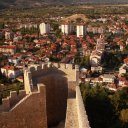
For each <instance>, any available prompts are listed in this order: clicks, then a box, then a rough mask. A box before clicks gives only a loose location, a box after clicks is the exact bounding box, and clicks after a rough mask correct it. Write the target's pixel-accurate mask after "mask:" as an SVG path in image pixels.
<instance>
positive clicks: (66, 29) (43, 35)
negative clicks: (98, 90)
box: [0, 17, 128, 90]
mask: <svg viewBox="0 0 128 128" xmlns="http://www.w3.org/2000/svg"><path fill="white" fill-rule="evenodd" d="M113 19H114V17H113V18H112V17H110V18H100V19H91V20H90V22H93V23H97V22H102V23H103V24H106V23H109V22H110V21H112V23H113V24H112V25H111V27H109V25H108V26H107V29H106V28H105V27H102V26H101V27H96V26H92V25H89V24H77V25H76V26H75V27H74V26H73V25H72V24H71V23H66V24H61V26H60V29H61V32H62V33H63V36H62V37H61V38H57V37H56V36H55V34H53V33H50V31H51V26H50V24H49V23H41V24H40V25H39V29H40V35H39V34H38V33H34V34H26V35H23V34H21V32H20V30H19V31H18V32H12V30H11V29H9V28H6V29H3V30H0V39H2V44H1V45H0V54H2V56H6V61H5V62H4V63H2V62H0V67H1V73H2V74H3V75H4V76H6V77H7V78H9V79H17V80H19V81H22V82H23V68H24V66H25V65H27V64H31V63H32V64H33V63H40V62H44V61H49V60H50V61H55V62H61V63H73V64H74V63H75V62H74V59H75V57H76V55H78V53H79V57H80V58H82V57H84V56H89V58H90V65H91V68H90V69H86V68H82V69H81V70H80V79H81V81H82V82H86V81H87V82H90V83H93V85H95V83H107V85H108V87H109V88H110V89H111V90H116V89H117V88H119V87H124V86H127V85H128V80H127V79H126V78H127V77H126V76H124V75H125V74H127V72H128V58H125V59H124V63H123V64H122V66H121V67H120V68H119V72H118V75H117V74H109V73H108V74H102V71H103V67H102V65H101V60H102V58H103V53H104V51H105V50H106V46H107V45H109V46H110V47H111V46H112V45H115V44H116V45H117V46H119V51H123V50H124V49H125V47H126V46H127V45H128V39H127V40H125V42H124V40H122V39H121V38H120V36H116V37H115V38H114V39H113V41H112V42H111V43H110V42H109V43H108V42H107V41H106V39H105V34H106V33H107V34H108V32H109V33H113V29H112V27H113V28H114V31H115V30H116V29H117V27H119V26H120V25H121V27H120V30H121V31H122V30H123V34H124V35H125V34H128V33H127V27H128V26H127V25H124V22H121V21H124V19H123V18H122V19H121V21H120V22H118V23H115V24H114V20H113ZM28 24H29V25H30V24H31V23H28ZM33 25H34V26H33ZM115 26H116V27H115ZM123 26H124V28H123ZM22 27H23V28H27V26H25V24H20V28H22ZM30 27H37V26H36V24H34V23H32V24H31V25H30V26H29V27H28V28H30ZM73 31H75V32H76V34H74V35H72V34H71V33H72V32H73ZM121 31H120V32H121ZM90 33H91V35H90ZM116 33H117V32H116ZM92 34H93V35H92ZM113 34H114V33H113ZM118 34H119V33H118ZM120 35H122V33H120ZM110 47H109V48H110ZM93 72H99V73H101V75H100V76H98V77H92V73H93Z"/></svg>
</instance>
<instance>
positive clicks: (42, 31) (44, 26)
mask: <svg viewBox="0 0 128 128" xmlns="http://www.w3.org/2000/svg"><path fill="white" fill-rule="evenodd" d="M39 29H40V34H41V35H44V34H47V33H49V32H50V24H49V23H41V24H40V25H39Z"/></svg>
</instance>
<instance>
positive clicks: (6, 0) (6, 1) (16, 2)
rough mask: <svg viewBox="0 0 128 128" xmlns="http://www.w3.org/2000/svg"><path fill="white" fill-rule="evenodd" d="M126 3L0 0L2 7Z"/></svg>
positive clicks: (125, 0) (118, 0)
mask: <svg viewBox="0 0 128 128" xmlns="http://www.w3.org/2000/svg"><path fill="white" fill-rule="evenodd" d="M81 3H82V4H84V3H92V4H104V3H108V4H118V3H120V4H125V3H128V0H0V8H5V7H10V6H11V7H13V6H14V7H34V6H42V5H44V4H81Z"/></svg>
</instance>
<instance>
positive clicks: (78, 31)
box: [76, 24, 86, 37]
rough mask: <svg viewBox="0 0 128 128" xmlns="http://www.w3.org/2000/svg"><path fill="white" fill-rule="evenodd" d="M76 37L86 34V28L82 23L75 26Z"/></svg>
mask: <svg viewBox="0 0 128 128" xmlns="http://www.w3.org/2000/svg"><path fill="white" fill-rule="evenodd" d="M76 34H77V37H84V36H85V34H86V28H85V25H84V24H80V25H77V27H76Z"/></svg>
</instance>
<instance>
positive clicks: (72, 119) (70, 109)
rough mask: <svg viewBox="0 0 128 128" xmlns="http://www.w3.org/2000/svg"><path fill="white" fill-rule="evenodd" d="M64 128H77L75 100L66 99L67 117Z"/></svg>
mask: <svg viewBox="0 0 128 128" xmlns="http://www.w3.org/2000/svg"><path fill="white" fill-rule="evenodd" d="M65 128H79V123H78V115H77V106H76V99H75V98H73V99H68V101H67V117H66V124H65Z"/></svg>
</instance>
